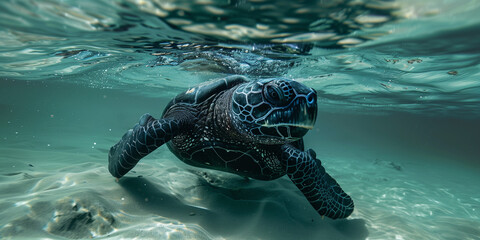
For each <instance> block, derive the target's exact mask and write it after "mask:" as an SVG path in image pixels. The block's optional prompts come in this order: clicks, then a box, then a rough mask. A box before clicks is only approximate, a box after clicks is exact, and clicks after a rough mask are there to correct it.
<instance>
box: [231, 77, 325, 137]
mask: <svg viewBox="0 0 480 240" xmlns="http://www.w3.org/2000/svg"><path fill="white" fill-rule="evenodd" d="M232 117H233V122H234V124H235V127H236V128H237V130H239V131H240V132H241V133H244V134H247V135H249V136H250V137H252V138H253V139H255V140H257V141H259V142H260V143H263V144H280V143H285V142H292V141H296V140H299V139H300V138H302V137H303V136H304V135H305V134H306V133H307V132H308V130H310V129H312V128H313V125H314V124H315V120H316V118H317V93H316V91H315V90H314V89H312V88H309V87H307V86H305V85H303V84H301V83H299V82H296V81H293V80H288V79H283V78H275V79H264V80H260V81H254V82H249V83H245V84H242V85H240V86H239V87H238V88H237V89H236V90H235V91H234V93H233V94H232Z"/></svg>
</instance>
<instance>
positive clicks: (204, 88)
mask: <svg viewBox="0 0 480 240" xmlns="http://www.w3.org/2000/svg"><path fill="white" fill-rule="evenodd" d="M245 82H248V80H247V78H245V77H243V76H238V75H234V76H228V77H226V78H222V79H220V80H213V81H208V82H205V83H203V84H200V85H198V86H195V87H193V88H190V89H188V90H187V91H185V92H183V93H180V94H178V95H177V96H176V97H175V98H173V99H172V100H171V101H170V102H169V103H168V104H167V106H166V107H165V111H166V110H167V109H169V108H170V107H171V106H172V105H174V104H177V103H188V104H197V103H201V102H203V101H205V100H206V99H207V98H209V97H210V96H212V95H215V94H218V93H220V92H222V91H224V90H227V89H230V88H232V87H234V86H236V85H238V84H242V83H245ZM165 111H164V112H163V114H165Z"/></svg>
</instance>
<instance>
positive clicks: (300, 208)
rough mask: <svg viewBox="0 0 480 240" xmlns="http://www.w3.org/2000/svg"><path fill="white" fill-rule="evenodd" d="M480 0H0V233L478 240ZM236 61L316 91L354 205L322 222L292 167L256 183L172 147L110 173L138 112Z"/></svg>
mask: <svg viewBox="0 0 480 240" xmlns="http://www.w3.org/2000/svg"><path fill="white" fill-rule="evenodd" d="M322 4H323V5H322ZM479 10H480V2H478V1H447V0H445V1H433V0H432V1H422V2H420V3H419V2H418V1H401V2H393V1H352V2H351V1H340V0H338V1H319V2H317V1H304V2H301V3H292V2H291V1H233V0H232V1H215V0H211V1H153V0H151V1H147V0H144V1H133V0H132V1H128V0H124V1H54V0H49V1H2V2H0V112H1V114H0V166H1V168H0V196H1V198H0V209H1V213H0V236H1V237H2V238H12V239H17V238H53V239H57V238H90V237H95V238H113V239H118V238H127V239H129V238H135V237H136V238H139V239H146V238H152V239H167V238H168V239H292V238H302V239H319V238H320V239H480V237H479V236H480V230H478V229H480V228H479V226H480V213H479V211H480V194H479V192H480V187H479V183H480V174H479V173H480V160H479V159H480V149H479V147H478V146H479V142H480V127H479V125H478V123H479V120H480V80H479V79H480V75H479V72H480V65H479V62H480V47H479V46H480V45H479V43H480V42H479V40H478V39H480V35H479V33H480V17H479V16H478V12H479ZM231 74H242V75H245V76H247V77H249V78H251V79H257V78H265V77H277V76H281V77H287V78H292V79H295V80H297V81H301V82H303V83H304V84H306V85H308V86H310V87H313V88H315V89H316V90H317V92H318V93H319V98H318V101H319V111H320V113H319V117H318V120H317V124H316V126H315V128H314V129H313V130H312V131H311V132H310V133H309V134H308V135H307V136H306V137H305V139H306V145H307V147H309V148H313V149H315V151H316V152H317V155H318V157H319V158H320V159H321V160H322V162H323V163H324V165H325V167H326V168H327V170H328V171H329V172H331V174H332V175H333V176H334V177H335V178H336V179H337V180H338V181H339V183H340V184H341V185H342V187H343V188H344V190H345V191H346V192H348V193H349V194H350V195H351V196H352V198H353V199H354V201H355V206H356V209H355V211H354V213H353V214H352V216H351V217H350V218H349V219H347V220H337V221H332V220H329V219H324V220H322V219H321V218H320V217H319V216H318V214H317V213H316V212H315V211H314V210H313V209H311V207H310V205H309V204H308V202H307V201H306V200H305V199H304V198H303V196H302V195H301V193H300V192H297V190H296V189H295V186H293V184H291V182H290V181H289V179H288V178H282V179H279V180H276V181H271V182H262V181H253V180H251V181H248V182H245V181H244V180H243V179H242V178H238V177H236V176H233V175H230V174H226V173H220V172H215V171H207V170H202V169H195V168H192V167H190V166H186V165H185V164H183V163H181V162H180V161H178V160H177V159H175V157H174V156H173V155H172V154H171V153H170V152H169V151H168V149H167V148H166V147H161V148H159V149H158V150H157V151H156V152H155V154H152V155H151V156H149V157H147V158H146V159H145V160H142V161H141V163H140V164H139V165H138V166H137V167H136V168H135V169H134V170H135V172H134V173H131V174H130V175H129V177H127V178H125V179H124V180H123V181H120V182H119V183H116V182H115V181H114V179H112V177H111V176H110V175H109V173H108V171H107V169H106V163H107V152H108V149H109V148H110V146H112V145H113V144H114V143H115V142H116V141H118V139H119V138H120V137H121V136H122V134H123V133H124V132H125V131H126V130H127V129H128V128H130V127H131V126H132V125H133V124H134V123H135V122H136V121H137V120H138V118H139V117H140V116H141V115H142V114H143V113H146V112H149V113H151V114H152V115H154V116H157V117H158V116H160V114H161V112H162V111H163V106H165V105H166V103H167V102H168V100H169V99H170V98H172V97H173V96H175V95H176V94H178V93H179V92H182V91H184V90H185V89H187V88H189V87H191V86H194V85H196V84H199V83H202V82H205V81H208V80H211V79H215V78H221V77H224V76H227V75H231ZM138 176H141V177H138ZM112 219H114V220H112Z"/></svg>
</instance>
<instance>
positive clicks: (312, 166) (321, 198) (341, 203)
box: [282, 145, 353, 219]
mask: <svg viewBox="0 0 480 240" xmlns="http://www.w3.org/2000/svg"><path fill="white" fill-rule="evenodd" d="M282 150H283V155H282V159H283V163H284V165H285V167H286V170H287V175H288V176H289V177H290V179H291V180H292V182H293V183H295V185H296V186H297V187H298V189H300V191H302V193H303V195H305V197H306V198H307V199H308V201H309V202H310V204H311V205H312V206H313V207H314V208H315V210H317V212H318V213H319V214H320V215H322V216H327V217H329V218H332V219H337V218H346V217H348V216H350V214H351V213H352V212H353V201H352V199H351V198H350V196H348V195H347V194H346V193H345V192H344V191H343V190H342V188H341V187H340V185H338V183H337V181H335V179H333V178H332V177H331V176H330V175H329V174H328V173H326V172H325V168H323V166H322V165H321V162H320V160H318V159H315V157H316V156H315V152H314V151H313V150H309V151H305V152H303V151H300V150H298V149H296V148H294V147H293V146H291V145H284V146H283V147H282Z"/></svg>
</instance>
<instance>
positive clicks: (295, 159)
mask: <svg viewBox="0 0 480 240" xmlns="http://www.w3.org/2000/svg"><path fill="white" fill-rule="evenodd" d="M316 116H317V96H316V92H315V90H313V89H311V88H308V87H306V86H305V85H303V84H301V83H298V82H295V81H292V80H287V79H281V78H275V79H264V80H259V81H253V82H249V81H247V80H246V79H245V78H243V77H240V76H231V77H227V78H225V79H222V80H219V81H216V82H210V83H207V84H204V85H201V86H198V87H195V88H192V89H190V90H188V91H186V92H184V93H181V94H179V95H178V96H176V97H175V98H174V99H173V100H172V101H171V102H170V103H169V104H168V105H167V107H166V108H165V111H164V113H163V117H162V118H161V119H154V118H153V117H152V116H150V115H149V114H145V115H143V116H142V117H141V118H140V122H139V123H138V124H137V125H135V126H134V127H133V129H130V130H129V131H128V132H127V133H126V134H125V135H124V136H123V137H122V139H121V140H120V142H118V143H117V144H116V145H115V146H113V147H112V148H111V149H110V153H109V156H108V161H109V166H108V169H109V171H110V173H111V174H112V175H113V176H114V177H117V178H119V177H122V176H123V175H125V174H126V173H127V172H128V171H129V170H130V169H132V168H133V167H134V166H135V165H136V164H137V162H138V161H139V160H140V159H141V158H142V157H144V156H146V155H148V154H149V153H150V152H152V151H154V150H155V149H156V148H158V147H159V146H161V145H162V144H164V143H167V146H168V147H169V148H170V150H171V151H172V152H173V153H174V154H175V155H176V156H177V157H178V158H180V159H181V160H182V161H183V162H185V163H187V164H190V165H193V166H196V167H203V168H210V169H216V170H220V171H225V172H231V173H235V174H238V175H240V176H245V177H250V178H254V179H260V180H273V179H276V178H279V177H281V176H283V175H285V174H287V175H288V176H289V177H290V179H291V180H292V182H293V183H295V185H296V186H297V187H298V188H299V189H300V191H302V193H303V194H304V195H305V197H306V198H307V199H308V201H310V204H311V205H312V206H313V207H314V208H315V210H317V212H318V213H319V214H320V215H322V216H327V217H329V218H333V219H336V218H346V217H348V216H349V215H350V214H351V213H352V211H353V201H352V199H351V198H350V196H348V195H347V194H346V193H345V192H343V190H342V189H341V187H340V186H339V185H338V183H337V182H336V181H335V180H334V179H333V178H332V177H331V176H330V175H329V174H328V173H326V172H325V169H324V168H323V166H322V165H321V162H320V160H318V159H316V156H315V152H314V151H313V150H311V149H310V150H308V151H304V149H303V140H302V137H303V136H304V135H305V134H306V133H307V131H308V130H309V129H311V128H312V127H313V125H314V123H315V120H316Z"/></svg>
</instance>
